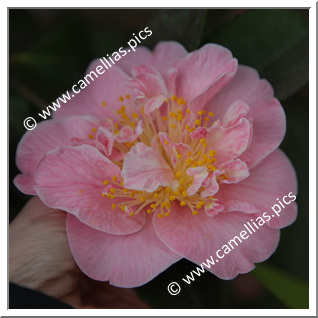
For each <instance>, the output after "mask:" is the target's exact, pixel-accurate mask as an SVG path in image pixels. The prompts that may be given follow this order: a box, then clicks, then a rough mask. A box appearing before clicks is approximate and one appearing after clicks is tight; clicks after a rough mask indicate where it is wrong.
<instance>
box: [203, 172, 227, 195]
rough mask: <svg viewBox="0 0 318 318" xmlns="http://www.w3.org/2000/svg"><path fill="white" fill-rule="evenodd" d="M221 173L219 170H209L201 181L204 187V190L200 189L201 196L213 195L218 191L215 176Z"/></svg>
mask: <svg viewBox="0 0 318 318" xmlns="http://www.w3.org/2000/svg"><path fill="white" fill-rule="evenodd" d="M220 174H222V173H221V171H219V170H216V171H212V172H210V174H209V175H208V177H207V178H206V179H205V180H204V182H203V183H202V186H204V187H206V188H205V190H203V191H201V196H202V198H206V197H209V196H213V195H214V194H216V193H217V192H218V191H219V183H218V182H217V177H218V176H219V175H220Z"/></svg>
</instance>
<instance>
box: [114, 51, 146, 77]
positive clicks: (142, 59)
mask: <svg viewBox="0 0 318 318" xmlns="http://www.w3.org/2000/svg"><path fill="white" fill-rule="evenodd" d="M125 50H126V51H128V50H129V51H130V52H128V53H127V55H125V56H123V57H122V58H121V59H120V60H119V61H118V62H116V65H118V66H120V67H121V68H122V69H123V70H124V71H125V72H126V73H127V74H128V75H129V76H131V75H132V74H131V69H132V68H133V67H135V66H138V65H140V64H150V63H151V60H152V53H151V51H150V50H149V49H148V48H146V47H145V46H138V47H136V48H135V50H136V51H135V52H133V50H132V49H131V48H130V47H126V48H125Z"/></svg>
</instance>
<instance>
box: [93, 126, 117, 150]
mask: <svg viewBox="0 0 318 318" xmlns="http://www.w3.org/2000/svg"><path fill="white" fill-rule="evenodd" d="M96 140H97V141H98V142H99V143H100V144H102V145H103V146H104V147H105V154H106V156H110V155H111V154H112V152H113V146H114V136H113V134H112V133H111V132H110V131H108V130H106V129H104V128H101V127H100V128H99V129H98V131H97V134H96Z"/></svg>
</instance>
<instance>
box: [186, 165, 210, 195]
mask: <svg viewBox="0 0 318 318" xmlns="http://www.w3.org/2000/svg"><path fill="white" fill-rule="evenodd" d="M186 172H187V174H188V175H189V176H191V177H193V182H192V185H191V186H190V187H189V188H188V189H187V193H188V195H189V196H190V195H193V194H195V193H196V192H197V191H198V190H199V189H200V187H201V185H202V182H203V181H204V180H205V179H206V177H207V176H208V174H209V173H208V170H207V168H206V167H196V168H188V169H187V171H186Z"/></svg>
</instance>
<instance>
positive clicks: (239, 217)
mask: <svg viewBox="0 0 318 318" xmlns="http://www.w3.org/2000/svg"><path fill="white" fill-rule="evenodd" d="M172 211H173V213H171V214H170V216H169V217H166V218H161V219H160V218H158V217H156V215H155V216H154V219H153V222H154V228H155V231H156V233H157V235H158V237H159V238H160V239H161V240H162V241H163V242H164V244H165V245H166V246H167V247H168V248H170V249H171V250H172V251H173V252H175V253H176V254H179V255H182V256H183V257H185V258H187V259H188V260H190V261H192V262H194V263H196V264H198V265H200V264H201V263H202V262H205V261H206V259H210V256H211V255H212V256H213V258H214V259H217V257H216V256H215V254H216V251H217V250H218V249H222V246H223V245H224V244H228V242H229V241H230V240H231V239H232V238H233V237H234V236H238V235H240V232H241V231H243V230H245V231H246V229H245V227H244V224H245V223H246V222H248V221H250V220H251V217H252V216H251V215H247V214H244V213H239V212H232V213H219V214H217V215H216V216H214V217H209V216H207V215H206V214H205V213H200V212H199V214H198V215H195V216H193V215H192V214H191V213H190V211H187V209H184V207H180V206H178V205H174V206H173V209H172ZM253 219H254V220H255V217H254V218H253ZM241 241H242V243H240V242H238V246H236V245H235V244H233V243H232V244H233V245H234V247H235V248H234V249H232V250H231V252H230V253H229V254H227V255H226V256H225V257H224V260H223V259H218V262H216V263H215V265H214V266H213V265H211V268H210V271H211V272H212V273H214V274H215V275H217V276H218V277H220V278H222V279H232V278H234V277H235V276H236V275H237V274H240V273H247V272H249V271H251V270H252V269H254V263H256V262H262V261H264V260H266V259H267V258H269V257H270V256H271V254H272V253H273V252H274V251H275V250H276V248H277V244H278V242H279V231H278V230H275V229H271V228H269V227H268V226H267V225H266V224H265V225H263V226H262V227H261V228H259V229H258V230H257V231H256V232H255V233H254V234H253V235H252V236H251V237H249V238H248V239H246V240H243V239H241ZM223 254H224V253H223Z"/></svg>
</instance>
